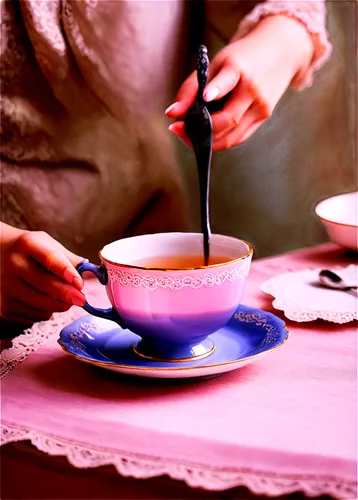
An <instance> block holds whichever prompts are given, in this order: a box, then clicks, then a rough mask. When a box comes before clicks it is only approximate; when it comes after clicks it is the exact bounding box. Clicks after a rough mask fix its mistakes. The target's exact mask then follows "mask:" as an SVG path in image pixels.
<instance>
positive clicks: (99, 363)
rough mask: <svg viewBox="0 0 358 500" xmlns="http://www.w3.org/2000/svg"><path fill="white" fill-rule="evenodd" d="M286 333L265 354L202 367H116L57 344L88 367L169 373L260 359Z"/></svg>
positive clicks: (271, 350) (266, 352)
mask: <svg viewBox="0 0 358 500" xmlns="http://www.w3.org/2000/svg"><path fill="white" fill-rule="evenodd" d="M285 330H286V332H287V336H286V338H285V339H284V340H283V341H282V342H281V344H279V345H277V346H275V347H273V348H272V349H269V350H268V351H265V352H260V353H259V354H254V356H248V357H247V358H242V359H235V360H233V361H226V362H224V363H215V364H211V365H203V366H185V367H184V366H179V367H178V366H175V367H174V366H173V367H160V368H159V367H158V368H157V367H148V366H130V365H116V364H114V363H104V362H102V361H93V360H90V359H86V358H83V357H81V356H78V355H77V354H73V353H72V352H70V351H68V350H67V349H66V347H65V346H64V345H63V344H61V339H58V340H57V342H58V343H59V344H60V346H61V347H62V349H63V350H64V351H65V353H66V354H68V355H69V356H71V357H73V358H75V359H78V360H79V361H84V362H85V363H89V364H90V365H95V366H103V367H105V368H107V369H108V368H119V369H121V370H129V371H130V370H134V371H138V370H140V371H165V370H170V371H174V372H175V371H184V370H203V369H205V368H216V367H219V366H228V365H233V364H235V363H243V362H244V361H249V360H252V359H258V358H262V357H263V356H266V355H267V354H269V353H271V352H274V351H277V349H280V347H282V346H283V345H284V344H285V343H286V342H287V340H288V338H289V336H290V332H289V331H288V329H287V328H285Z"/></svg>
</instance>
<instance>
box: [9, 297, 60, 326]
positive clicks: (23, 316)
mask: <svg viewBox="0 0 358 500" xmlns="http://www.w3.org/2000/svg"><path fill="white" fill-rule="evenodd" d="M51 316H52V313H51V312H49V311H40V310H38V309H34V308H33V307H30V306H28V305H26V304H23V303H22V302H20V301H17V300H13V301H12V302H11V304H10V305H9V307H8V309H7V313H6V314H5V315H4V319H5V320H6V321H13V322H18V323H23V324H29V323H34V322H36V321H47V320H49V319H50V318H51Z"/></svg>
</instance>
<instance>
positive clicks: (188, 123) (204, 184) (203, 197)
mask: <svg viewBox="0 0 358 500" xmlns="http://www.w3.org/2000/svg"><path fill="white" fill-rule="evenodd" d="M208 69H209V58H208V51H207V48H206V47H205V45H200V47H199V50H198V57H197V65H196V70H197V77H198V84H199V90H198V94H197V97H196V101H195V103H194V104H193V106H191V108H190V109H189V111H188V113H187V116H186V118H185V130H186V134H187V136H188V137H189V139H190V140H191V142H192V144H193V148H194V152H195V158H196V163H197V167H198V174H199V189H200V213H201V230H202V233H203V240H204V265H208V263H209V256H210V234H211V231H210V221H209V185H210V165H211V155H212V144H213V126H212V122H211V116H210V113H209V111H208V109H207V107H206V105H205V101H204V98H203V91H204V88H205V85H206V82H207V78H208Z"/></svg>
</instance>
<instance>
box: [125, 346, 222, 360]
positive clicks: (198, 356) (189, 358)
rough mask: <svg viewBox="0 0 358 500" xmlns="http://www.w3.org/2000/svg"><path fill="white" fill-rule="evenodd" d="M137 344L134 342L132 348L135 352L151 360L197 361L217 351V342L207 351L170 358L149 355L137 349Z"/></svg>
mask: <svg viewBox="0 0 358 500" xmlns="http://www.w3.org/2000/svg"><path fill="white" fill-rule="evenodd" d="M137 345H138V344H137ZM137 345H134V344H133V346H132V349H133V351H134V352H135V354H137V356H140V357H141V358H145V359H149V360H150V361H158V362H161V363H185V362H186V361H197V360H198V359H203V358H206V357H207V356H210V354H212V353H213V352H214V351H215V344H213V346H212V347H211V348H210V349H209V350H208V351H207V352H204V353H202V354H196V355H194V356H188V357H186V358H175V359H173V358H172V359H170V358H157V357H155V356H148V355H147V354H143V353H141V352H140V351H139V350H138V349H137Z"/></svg>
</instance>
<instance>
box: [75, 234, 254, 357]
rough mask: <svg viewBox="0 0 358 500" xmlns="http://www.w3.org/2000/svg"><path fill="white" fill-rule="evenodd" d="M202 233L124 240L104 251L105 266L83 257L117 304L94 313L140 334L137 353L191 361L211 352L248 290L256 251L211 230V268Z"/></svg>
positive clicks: (81, 267) (88, 308) (92, 309)
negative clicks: (215, 335)
mask: <svg viewBox="0 0 358 500" xmlns="http://www.w3.org/2000/svg"><path fill="white" fill-rule="evenodd" d="M202 248H203V235H202V234H200V233H159V234H149V235H144V236H135V237H131V238H124V239H122V240H118V241H115V242H113V243H110V244H108V245H106V246H105V247H104V248H103V249H102V250H101V251H100V253H99V256H100V259H101V265H100V266H97V265H95V264H91V263H89V262H88V261H83V262H81V263H80V264H79V265H78V266H77V269H78V271H79V272H80V273H81V274H82V273H84V272H85V271H90V272H93V273H94V274H95V275H96V276H97V278H98V280H99V281H100V283H101V284H102V285H105V286H106V290H107V295H108V298H109V300H110V302H111V304H112V307H111V308H109V309H98V308H95V307H93V306H91V305H90V304H88V303H87V302H86V304H85V305H84V306H83V308H84V309H85V310H86V311H87V312H89V313H90V314H92V315H94V316H99V317H101V318H106V319H110V320H113V321H116V322H117V323H118V324H119V325H120V326H121V327H122V328H128V329H129V330H130V331H132V332H133V333H136V334H137V335H138V336H139V337H140V339H138V343H137V344H136V345H135V346H134V350H135V352H136V353H137V354H138V355H140V356H144V357H146V358H150V359H154V360H160V361H187V360H192V359H199V358H202V357H205V356H208V355H210V354H211V353H212V352H213V351H214V349H215V345H214V342H213V340H212V339H211V338H209V336H210V335H211V334H213V333H214V332H216V331H217V330H219V329H220V328H222V327H223V326H224V325H225V324H226V323H227V322H228V321H229V319H230V318H231V316H232V315H233V314H234V312H235V310H236V308H237V306H238V305H239V304H240V301H241V299H242V296H243V292H244V283H245V279H246V277H247V275H248V273H249V270H250V264H251V259H252V254H253V249H252V247H251V245H250V244H249V243H247V242H245V241H243V240H240V239H237V238H234V237H231V236H222V235H218V234H213V235H211V240H210V261H209V265H207V266H204V265H203V262H204V257H203V255H202Z"/></svg>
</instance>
